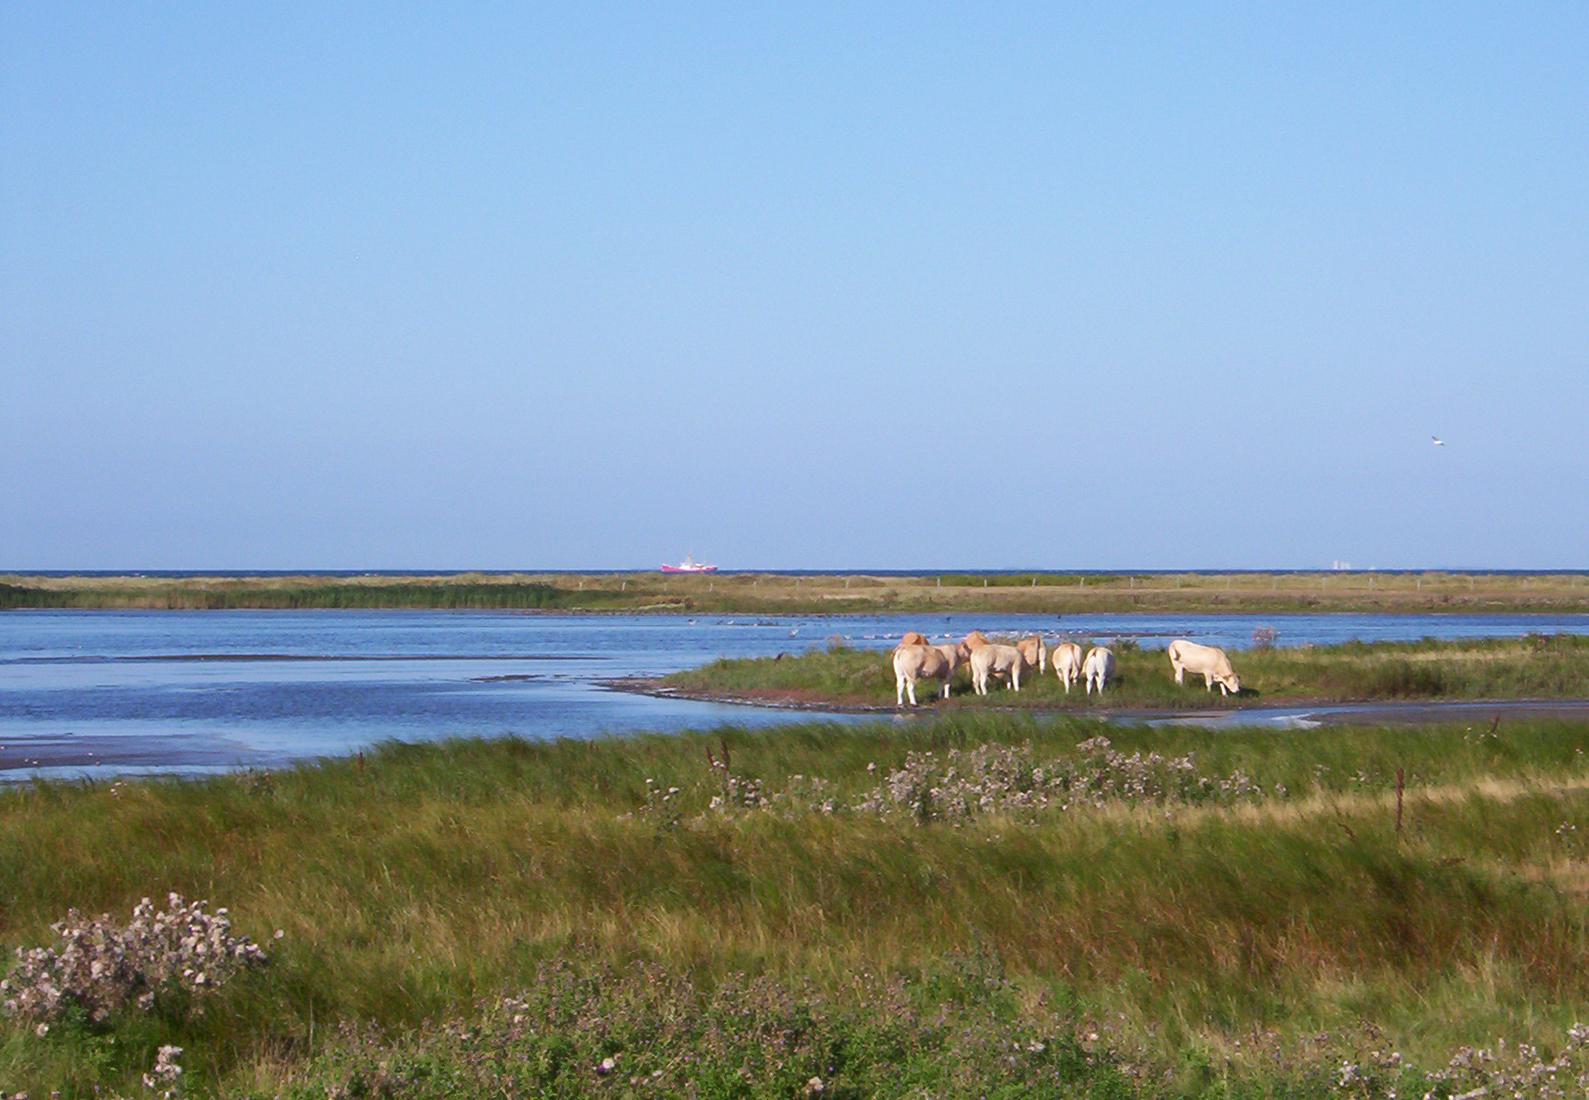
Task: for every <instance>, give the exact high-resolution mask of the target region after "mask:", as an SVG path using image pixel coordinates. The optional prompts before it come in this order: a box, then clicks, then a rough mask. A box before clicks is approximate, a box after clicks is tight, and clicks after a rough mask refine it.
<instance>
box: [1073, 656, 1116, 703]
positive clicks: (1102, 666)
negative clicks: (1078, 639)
mask: <svg viewBox="0 0 1589 1100" xmlns="http://www.w3.org/2000/svg"><path fill="white" fill-rule="evenodd" d="M1114 674H1115V655H1114V654H1113V653H1111V652H1110V651H1109V650H1108V649H1107V648H1106V647H1104V646H1101V645H1095V646H1093V647H1092V648H1091V649H1089V650H1088V651H1087V659H1086V660H1085V661H1083V662H1082V665H1081V675H1082V679H1084V680H1086V681H1087V694H1088V695H1091V694H1092V686H1093V684H1097V685H1098V694H1099V695H1102V694H1103V686H1104V684H1106V683H1108V682H1109V679H1110V677H1112V676H1113V675H1114Z"/></svg>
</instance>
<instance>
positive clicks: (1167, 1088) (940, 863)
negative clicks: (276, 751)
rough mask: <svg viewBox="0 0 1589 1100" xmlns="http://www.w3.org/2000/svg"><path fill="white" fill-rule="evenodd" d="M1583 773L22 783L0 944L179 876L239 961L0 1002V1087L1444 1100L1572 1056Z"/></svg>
mask: <svg viewBox="0 0 1589 1100" xmlns="http://www.w3.org/2000/svg"><path fill="white" fill-rule="evenodd" d="M1100 736H1103V737H1107V738H1109V739H1111V741H1112V744H1110V745H1104V744H1103V743H1101V742H1099V741H1098V740H1097V739H1098V738H1099V737H1100ZM1586 750H1589V728H1586V727H1585V726H1583V725H1573V724H1566V723H1559V722H1543V721H1526V722H1518V723H1501V724H1500V725H1499V726H1497V727H1494V728H1492V727H1491V725H1490V724H1489V723H1479V724H1476V725H1475V726H1474V727H1473V728H1468V727H1466V726H1461V725H1457V726H1444V727H1438V728H1420V729H1360V728H1352V729H1333V730H1328V731H1319V732H1312V733H1307V734H1281V733H1275V732H1269V731H1228V732H1220V733H1211V732H1208V731H1200V730H1195V729H1151V730H1150V729H1135V728H1131V729H1127V728H1117V727H1111V726H1106V725H1104V724H1101V723H1097V722H1093V721H1088V720H1084V719H1078V718H1063V719H1055V720H1049V721H1034V720H1032V719H1028V718H1025V717H1022V716H1018V715H1008V714H971V713H961V714H957V715H954V716H946V717H944V718H941V719H939V720H936V721H929V722H913V723H908V724H903V725H901V724H897V723H887V722H884V723H877V724H870V725H862V726H836V725H830V724H818V723H812V724H803V725H797V726H793V727H789V728H785V729H781V730H777V731H775V732H762V733H751V732H746V731H742V730H726V731H723V732H721V733H713V734H710V735H684V736H670V737H641V738H635V739H629V740H622V741H595V742H559V743H550V744H531V743H526V742H520V741H512V740H506V741H492V742H480V741H464V742H454V743H447V744H441V745H431V746H406V747H403V746H391V747H387V748H384V749H382V750H380V751H378V752H376V753H373V754H371V755H370V757H369V758H368V760H343V761H337V762H332V763H326V764H323V765H318V766H307V767H300V768H295V769H291V770H287V771H283V772H278V773H268V774H264V773H246V774H241V775H237V776H229V777H222V778H215V779H207V780H203V781H189V782H178V781H147V782H122V783H114V784H104V783H100V784H38V785H29V786H21V787H18V788H15V789H11V790H8V791H5V792H3V793H0V897H4V898H5V905H4V907H3V909H0V941H3V943H4V945H5V946H6V947H7V948H10V947H16V946H40V945H44V944H47V943H49V942H51V940H52V934H51V932H50V927H49V926H50V924H51V922H53V921H56V920H59V919H61V918H62V917H63V916H65V914H66V912H67V910H68V909H71V908H74V907H75V908H77V909H80V910H83V911H86V912H88V913H99V912H109V913H111V914H112V915H119V916H120V917H121V918H122V919H125V917H126V915H127V913H128V912H129V911H130V909H131V907H132V906H133V904H134V903H135V902H137V900H138V899H139V898H141V897H144V896H154V897H155V898H157V899H158V898H160V897H162V896H163V895H164V894H165V892H167V891H171V890H175V891H179V892H181V893H184V894H186V895H188V896H189V897H201V898H208V899H210V901H211V902H212V904H214V905H224V906H228V907H229V908H230V909H231V912H232V914H233V917H234V919H235V920H236V922H237V926H238V928H239V929H240V930H241V931H243V932H245V933H247V934H249V935H251V936H253V937H254V938H255V939H256V940H258V941H260V942H261V943H263V944H264V945H265V946H266V948H267V950H268V951H269V953H270V954H271V956H272V957H271V961H270V963H269V965H268V966H266V967H264V968H263V969H260V970H257V971H250V972H247V973H244V974H241V975H239V976H238V977H236V978H235V979H233V980H232V981H231V982H230V983H229V984H227V985H226V986H225V987H224V988H221V989H219V990H217V991H216V992H214V993H213V994H211V995H209V996H208V997H206V998H204V999H203V1000H202V1002H200V1001H196V1000H192V999H184V998H182V997H170V998H166V997H162V998H161V999H160V1000H159V1001H157V1002H156V1005H155V1007H154V1010H153V1011H152V1012H150V1013H141V1012H137V1011H133V1010H131V1009H128V1010H125V1011H123V1012H122V1013H120V1014H118V1015H116V1016H114V1017H113V1018H111V1019H110V1020H108V1021H106V1022H104V1023H101V1024H90V1023H89V1022H87V1021H86V1020H85V1019H84V1018H82V1017H80V1016H79V1017H71V1016H67V1017H66V1018H62V1019H58V1020H55V1021H54V1022H52V1023H51V1025H50V1027H49V1029H48V1031H47V1032H46V1033H45V1034H43V1035H42V1036H41V1035H39V1034H38V1033H37V1030H36V1028H35V1027H34V1026H33V1024H32V1022H31V1021H21V1020H15V1021H12V1022H11V1023H10V1024H8V1025H5V1030H4V1032H3V1034H0V1083H4V1085H5V1087H6V1088H9V1089H11V1090H13V1091H15V1090H18V1089H29V1090H32V1094H33V1095H34V1096H45V1095H49V1094H50V1093H51V1091H52V1090H60V1092H61V1094H62V1095H63V1096H67V1097H86V1096H92V1095H114V1094H118V1093H119V1094H121V1095H126V1096H136V1095H153V1093H151V1092H150V1090H148V1089H145V1088H144V1087H143V1086H142V1085H141V1084H140V1077H141V1075H142V1074H143V1073H145V1072H148V1071H149V1070H150V1068H151V1066H152V1065H153V1064H154V1063H155V1061H156V1059H157V1050H158V1048H159V1047H160V1046H162V1045H165V1044H174V1045H177V1046H180V1047H182V1048H183V1053H182V1055H181V1056H180V1057H181V1062H182V1065H183V1066H184V1070H185V1072H184V1074H183V1076H182V1088H183V1089H185V1090H186V1094H187V1095H202V1096H209V1095H217V1096H239V1095H259V1096H268V1095H301V1096H320V1095H328V1094H329V1095H345V1096H355V1095H371V1096H374V1095H393V1096H436V1097H441V1096H452V1095H477V1096H506V1095H567V1096H575V1095H588V1094H592V1093H594V1092H598V1091H605V1092H611V1093H613V1094H614V1095H658V1096H662V1095H680V1094H686V1093H687V1092H688V1091H689V1089H690V1088H691V1087H693V1088H694V1089H695V1092H696V1094H697V1095H703V1096H735V1095H744V1096H751V1095H756V1096H798V1095H816V1094H817V1092H816V1091H815V1089H816V1088H817V1087H819V1088H820V1090H821V1094H822V1095H828V1096H835V1095H836V1096H866V1095H900V1096H903V1095H944V1096H947V1095H962V1094H966V1093H978V1094H988V1095H1007V1096H1016V1095H1030V1094H1032V1093H1034V1092H1046V1093H1048V1094H1052V1095H1076V1096H1100V1097H1102V1096H1111V1097H1134V1096H1207V1097H1214V1096H1249V1095H1250V1096H1324V1095H1363V1096H1368V1095H1382V1094H1383V1092H1382V1091H1372V1090H1373V1089H1384V1088H1388V1087H1390V1085H1389V1084H1388V1083H1387V1082H1393V1081H1394V1082H1396V1083H1397V1084H1398V1085H1399V1087H1402V1088H1404V1089H1407V1090H1411V1089H1413V1088H1415V1087H1416V1088H1418V1089H1420V1090H1421V1091H1419V1092H1417V1093H1416V1094H1417V1095H1423V1092H1424V1091H1429V1090H1431V1089H1432V1090H1434V1094H1435V1095H1454V1094H1455V1093H1456V1092H1457V1091H1459V1086H1461V1087H1464V1088H1465V1087H1467V1086H1465V1085H1462V1081H1464V1080H1468V1078H1460V1077H1455V1076H1454V1077H1452V1078H1451V1080H1450V1081H1448V1082H1445V1083H1441V1082H1438V1081H1436V1082H1434V1083H1431V1079H1430V1078H1429V1077H1428V1076H1427V1074H1428V1073H1429V1072H1430V1071H1434V1070H1440V1069H1442V1067H1448V1066H1449V1064H1450V1061H1451V1059H1452V1057H1453V1056H1454V1055H1458V1054H1459V1051H1460V1048H1462V1047H1463V1046H1464V1045H1466V1044H1472V1045H1482V1046H1486V1047H1488V1048H1490V1049H1491V1050H1492V1051H1494V1050H1496V1049H1497V1048H1496V1042H1497V1040H1498V1039H1505V1040H1506V1042H1507V1044H1508V1045H1507V1047H1506V1048H1505V1051H1506V1052H1507V1053H1505V1054H1504V1057H1501V1062H1502V1063H1505V1064H1506V1065H1508V1066H1510V1065H1511V1062H1509V1061H1507V1059H1514V1060H1515V1058H1516V1057H1519V1056H1520V1055H1519V1048H1518V1046H1517V1044H1519V1043H1523V1042H1528V1043H1534V1044H1537V1045H1538V1047H1539V1050H1538V1051H1537V1052H1535V1053H1534V1054H1532V1055H1530V1057H1532V1058H1533V1060H1534V1062H1540V1063H1542V1062H1543V1061H1548V1060H1550V1059H1554V1058H1556V1057H1557V1055H1558V1054H1561V1056H1562V1057H1563V1058H1564V1059H1566V1060H1565V1061H1564V1062H1562V1064H1561V1067H1558V1070H1557V1072H1558V1073H1559V1074H1561V1075H1570V1074H1573V1073H1578V1072H1580V1071H1583V1070H1585V1069H1589V1061H1586V1060H1585V1059H1586V1057H1589V1056H1586V1055H1585V1053H1584V1050H1583V1048H1582V1044H1575V1042H1574V1041H1573V1040H1572V1039H1570V1038H1569V1030H1568V1029H1569V1028H1571V1027H1572V1026H1573V1025H1574V1024H1575V1023H1576V1022H1578V1021H1580V1020H1589V916H1586V912H1589V910H1586V909H1585V906H1584V900H1585V897H1586V894H1589V870H1586V868H1589V863H1586V862H1585V860H1586V858H1589V762H1586V759H1585V751H1586ZM714 761H715V763H714ZM1398 770H1400V772H1401V774H1402V776H1403V777H1404V780H1405V796H1404V801H1403V806H1402V809H1401V811H1400V814H1399V816H1398V811H1397V794H1396V775H1397V772H1398ZM648 781H649V782H648ZM1580 838H1582V839H1580ZM277 928H280V929H281V930H282V931H283V932H284V936H283V938H282V939H280V940H279V941H278V940H274V939H273V938H272V932H273V931H274V930H275V929H277ZM8 995H14V994H8ZM504 998H508V999H507V1000H504ZM201 1010H202V1011H201ZM1375 1052H1377V1054H1376V1053H1375ZM1391 1052H1395V1053H1397V1054H1398V1055H1400V1056H1401V1057H1402V1059H1403V1060H1404V1064H1399V1063H1397V1062H1395V1061H1394V1060H1391V1059H1390V1058H1389V1055H1390V1053H1391ZM607 1059H612V1062H611V1064H610V1066H605V1061H606V1060H607ZM1574 1059H1576V1061H1575V1060H1574ZM1459 1060H1460V1057H1459ZM1343 1062H1345V1063H1349V1064H1350V1065H1352V1066H1354V1067H1356V1068H1355V1069H1354V1071H1353V1072H1354V1073H1355V1074H1358V1075H1359V1076H1357V1077H1354V1078H1353V1081H1354V1082H1356V1083H1354V1084H1353V1086H1352V1087H1353V1088H1358V1087H1359V1086H1360V1085H1361V1082H1362V1081H1372V1082H1374V1084H1373V1086H1372V1089H1370V1091H1356V1092H1353V1091H1350V1090H1347V1091H1345V1092H1342V1091H1340V1090H1339V1089H1338V1087H1337V1086H1338V1078H1339V1076H1340V1073H1341V1069H1340V1067H1341V1065H1342V1063H1343ZM1486 1064H1487V1065H1488V1063H1486ZM1496 1064H1499V1063H1496ZM604 1066H605V1068H604ZM1490 1068H1491V1069H1493V1068H1494V1067H1493V1065H1491V1067H1490ZM1452 1072H1453V1073H1455V1071H1452ZM1464 1072H1466V1071H1464ZM1475 1072H1478V1071H1475ZM1484 1072H1490V1069H1486V1070H1484ZM1508 1072H1510V1070H1509V1071H1508ZM1563 1079H1566V1078H1565V1077H1564V1078H1563ZM813 1080H815V1081H816V1083H817V1084H816V1086H813V1085H812V1084H811V1082H812V1081H813ZM1491 1083H1492V1084H1493V1081H1492V1082H1491ZM1448 1085H1449V1087H1448ZM1361 1087H1362V1088H1364V1089H1369V1088H1370V1086H1367V1085H1361ZM96 1088H97V1089H100V1090H102V1091H100V1092H98V1093H96V1092H95V1090H96ZM1404 1094H1411V1093H1410V1092H1408V1093H1404ZM1528 1095H1544V1094H1543V1093H1529V1094H1528Z"/></svg>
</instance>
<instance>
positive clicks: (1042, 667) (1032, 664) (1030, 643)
mask: <svg viewBox="0 0 1589 1100" xmlns="http://www.w3.org/2000/svg"><path fill="white" fill-rule="evenodd" d="M1015 648H1016V649H1018V650H1020V651H1021V660H1023V661H1025V662H1026V667H1027V668H1035V669H1037V671H1038V672H1047V671H1048V650H1046V649H1044V648H1043V639H1042V638H1041V637H1040V636H1038V635H1036V634H1033V635H1032V636H1031V637H1030V638H1022V639H1021V640H1020V641H1018V642H1016V643H1015Z"/></svg>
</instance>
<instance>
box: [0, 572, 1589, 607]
mask: <svg viewBox="0 0 1589 1100" xmlns="http://www.w3.org/2000/svg"><path fill="white" fill-rule="evenodd" d="M24 607H31V608H148V609H218V608H250V607H257V608H446V609H479V608H505V609H537V610H561V611H617V610H622V611H677V612H700V613H725V614H729V613H736V614H795V613H822V612H873V613H877V612H887V611H909V612H934V611H937V612H955V611H962V612H988V613H998V612H1002V613H1008V614H1014V613H1028V612H1030V613H1040V614H1083V613H1086V612H1124V611H1141V612H1185V613H1195V612H1219V611H1225V612H1229V611H1254V612H1275V613H1279V612H1287V611H1377V612H1388V613H1398V612H1400V613H1410V612H1419V611H1453V612H1454V611H1474V612H1508V611H1511V612H1589V577H1585V576H1559V575H1545V574H1541V575H1537V576H1517V575H1502V574H1496V575H1488V576H1469V575H1456V574H1451V573H1437V572H1434V573H1421V574H1382V573H1314V574H1294V575H1287V576H1273V575H1269V574H1262V573H1251V574H1239V575H1232V576H1203V575H1198V574H1192V573H1186V574H1145V575H1141V576H1121V575H1114V574H1108V575H1105V574H1084V573H1073V574H1057V573H1042V574H1033V573H1005V574H999V575H997V576H982V575H977V574H966V573H958V574H957V573H943V574H934V575H931V576H924V577H881V576H871V575H866V574H854V575H850V576H831V577H786V576H771V575H764V574H749V573H742V574H734V573H720V574H716V575H712V576H664V575H662V574H660V573H628V574H590V575H585V576H579V575H571V574H531V573H525V574H513V575H498V574H490V575H488V574H481V573H460V574H457V575H454V576H444V577H353V578H336V579H334V580H331V579H327V578H325V577H314V576H302V577H211V578H202V577H200V578H162V577H141V576H128V577H38V576H26V575H10V576H0V609H5V608H24Z"/></svg>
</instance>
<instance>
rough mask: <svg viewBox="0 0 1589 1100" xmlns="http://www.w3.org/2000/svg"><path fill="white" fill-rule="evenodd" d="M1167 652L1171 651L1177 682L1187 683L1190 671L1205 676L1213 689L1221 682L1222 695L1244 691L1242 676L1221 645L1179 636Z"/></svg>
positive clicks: (1208, 685) (1209, 686) (1210, 689)
mask: <svg viewBox="0 0 1589 1100" xmlns="http://www.w3.org/2000/svg"><path fill="white" fill-rule="evenodd" d="M1164 652H1165V653H1166V654H1168V655H1169V658H1170V667H1171V668H1172V669H1174V670H1175V682H1176V683H1177V684H1180V683H1184V682H1185V681H1184V679H1183V677H1184V676H1185V675H1186V673H1188V672H1190V673H1191V674H1192V675H1193V676H1201V677H1202V678H1203V685H1204V686H1205V687H1206V688H1208V690H1209V691H1213V690H1214V685H1215V684H1218V685H1219V693H1220V694H1221V695H1240V694H1241V680H1240V679H1239V678H1238V677H1237V676H1236V670H1235V669H1234V668H1232V667H1231V663H1230V658H1229V657H1227V656H1226V655H1225V651H1224V650H1223V649H1220V648H1219V647H1218V646H1212V645H1198V644H1197V643H1196V642H1189V641H1187V640H1186V639H1185V638H1177V639H1176V640H1175V641H1173V642H1171V643H1170V645H1169V648H1168V649H1166V650H1165V651H1164Z"/></svg>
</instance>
